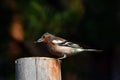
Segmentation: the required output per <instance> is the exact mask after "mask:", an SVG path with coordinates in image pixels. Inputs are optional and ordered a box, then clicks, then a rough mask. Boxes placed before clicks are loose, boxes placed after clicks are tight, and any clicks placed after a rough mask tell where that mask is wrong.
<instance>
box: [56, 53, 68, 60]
mask: <svg viewBox="0 0 120 80" xmlns="http://www.w3.org/2000/svg"><path fill="white" fill-rule="evenodd" d="M66 57H67V55H66V54H64V55H63V57H60V58H58V59H64V58H66Z"/></svg>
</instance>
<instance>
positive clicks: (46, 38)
mask: <svg viewBox="0 0 120 80" xmlns="http://www.w3.org/2000/svg"><path fill="white" fill-rule="evenodd" d="M53 39H54V35H52V34H50V33H44V34H43V35H42V37H41V38H39V39H38V40H37V41H36V42H35V43H40V42H44V43H47V42H48V41H51V40H53Z"/></svg>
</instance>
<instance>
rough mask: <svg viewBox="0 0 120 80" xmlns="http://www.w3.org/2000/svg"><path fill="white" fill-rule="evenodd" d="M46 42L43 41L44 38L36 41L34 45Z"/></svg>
mask: <svg viewBox="0 0 120 80" xmlns="http://www.w3.org/2000/svg"><path fill="white" fill-rule="evenodd" d="M43 41H44V40H43V38H40V39H38V40H37V41H35V42H34V43H41V42H43Z"/></svg>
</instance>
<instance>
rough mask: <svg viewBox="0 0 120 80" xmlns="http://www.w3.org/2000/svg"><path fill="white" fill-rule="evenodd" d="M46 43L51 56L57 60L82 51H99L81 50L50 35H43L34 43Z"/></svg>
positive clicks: (75, 45) (76, 45)
mask: <svg viewBox="0 0 120 80" xmlns="http://www.w3.org/2000/svg"><path fill="white" fill-rule="evenodd" d="M40 42H43V43H46V45H47V47H48V50H49V51H50V53H51V54H53V55H55V56H58V57H60V58H58V59H64V58H66V57H68V56H70V55H75V54H77V53H80V52H84V51H101V50H96V49H83V48H82V47H81V46H79V45H78V44H75V43H72V42H69V41H67V40H66V39H63V38H60V37H57V36H54V35H52V34H50V33H44V34H43V35H42V37H41V38H39V39H38V40H37V41H35V43H40Z"/></svg>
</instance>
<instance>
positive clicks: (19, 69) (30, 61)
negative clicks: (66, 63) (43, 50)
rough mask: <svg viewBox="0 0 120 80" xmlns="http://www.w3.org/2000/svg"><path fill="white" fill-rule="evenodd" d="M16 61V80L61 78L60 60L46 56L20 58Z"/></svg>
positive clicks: (51, 79)
mask: <svg viewBox="0 0 120 80" xmlns="http://www.w3.org/2000/svg"><path fill="white" fill-rule="evenodd" d="M15 63H16V80H61V69H60V60H57V59H54V58H48V57H29V58H20V59H17V60H16V61H15Z"/></svg>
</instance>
